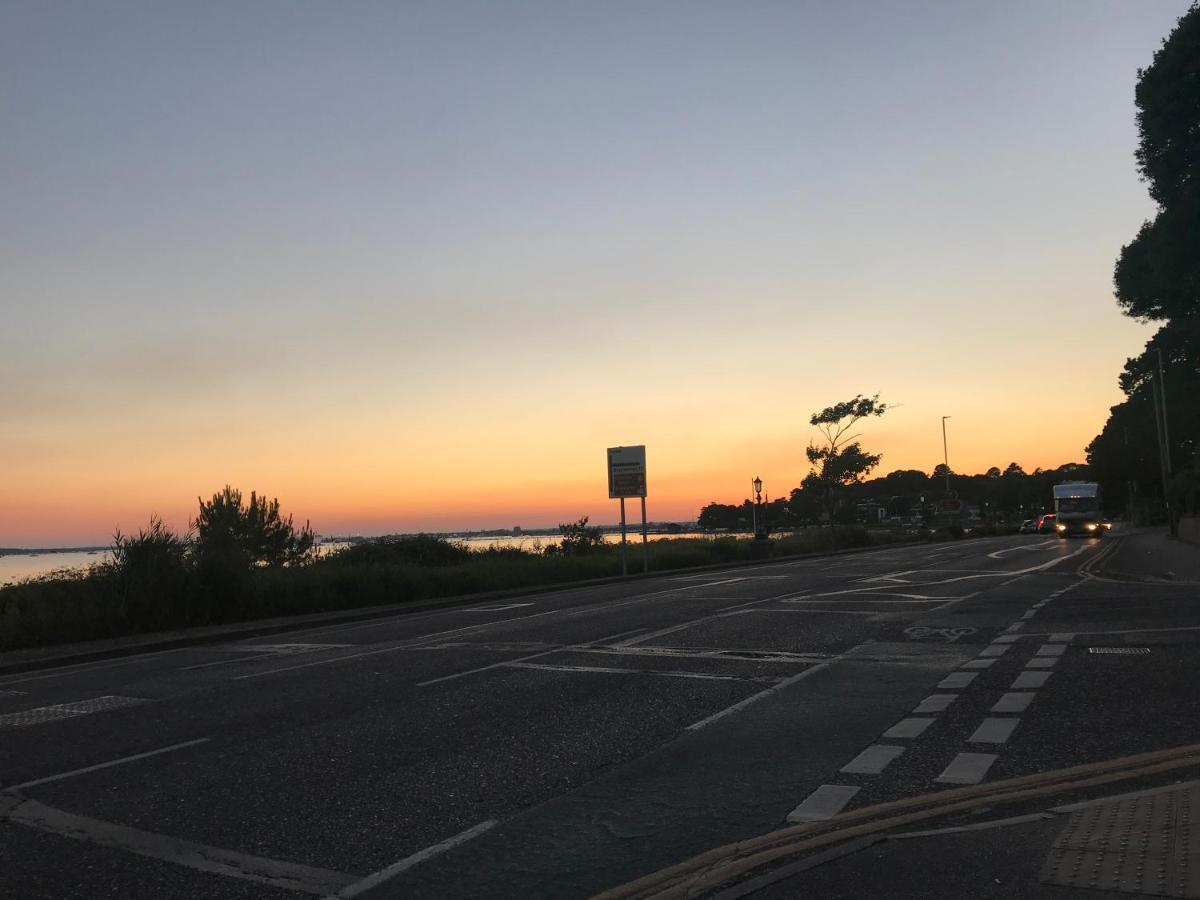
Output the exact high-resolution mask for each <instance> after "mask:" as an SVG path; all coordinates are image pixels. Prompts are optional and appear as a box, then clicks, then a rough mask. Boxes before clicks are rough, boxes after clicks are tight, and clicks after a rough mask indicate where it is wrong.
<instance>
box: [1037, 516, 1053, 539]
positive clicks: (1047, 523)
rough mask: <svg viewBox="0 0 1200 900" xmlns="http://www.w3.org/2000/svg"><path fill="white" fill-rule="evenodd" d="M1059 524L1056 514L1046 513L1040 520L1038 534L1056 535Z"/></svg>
mask: <svg viewBox="0 0 1200 900" xmlns="http://www.w3.org/2000/svg"><path fill="white" fill-rule="evenodd" d="M1057 522H1058V516H1056V515H1055V514H1054V513H1046V515H1044V516H1042V517H1041V518H1039V519H1038V526H1037V530H1038V534H1054V533H1055V531H1054V526H1055V524H1056V523H1057Z"/></svg>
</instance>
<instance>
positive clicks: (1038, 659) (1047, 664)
mask: <svg viewBox="0 0 1200 900" xmlns="http://www.w3.org/2000/svg"><path fill="white" fill-rule="evenodd" d="M1056 662H1058V657H1057V656H1035V657H1034V658H1033V659H1031V660H1030V661H1029V662H1027V663H1025V668H1027V669H1052V668H1054V664H1055V663H1056Z"/></svg>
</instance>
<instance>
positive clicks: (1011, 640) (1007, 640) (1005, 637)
mask: <svg viewBox="0 0 1200 900" xmlns="http://www.w3.org/2000/svg"><path fill="white" fill-rule="evenodd" d="M1020 639H1021V635H1019V634H1002V635H1000V637H998V638H993V639H992V643H993V644H1015V643H1016V642H1017V641H1019V640H1020Z"/></svg>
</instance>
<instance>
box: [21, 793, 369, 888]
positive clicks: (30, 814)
mask: <svg viewBox="0 0 1200 900" xmlns="http://www.w3.org/2000/svg"><path fill="white" fill-rule="evenodd" d="M7 818H8V819H9V821H11V822H13V823H15V824H18V825H25V826H27V827H29V828H36V829H38V830H40V831H48V832H50V833H52V834H59V835H62V836H63V837H68V838H72V839H74V840H80V841H85V842H87V843H91V844H99V845H100V846H102V847H113V848H116V849H118V850H126V851H128V852H130V853H135V854H137V855H138V856H147V857H150V858H151V859H158V860H163V861H165V862H169V863H174V864H176V865H180V866H185V867H186V868H189V869H195V870H197V871H200V872H209V873H212V874H216V875H228V876H229V877H231V878H240V879H242V880H244V881H253V882H257V883H258V884H267V885H270V886H272V887H275V888H280V889H283V890H292V891H301V892H303V893H306V894H316V895H318V896H327V895H329V894H333V893H335V892H337V891H339V890H341V889H343V888H345V887H346V886H347V885H349V884H351V883H352V882H353V881H354V878H353V876H351V875H346V874H344V873H342V872H333V871H330V870H329V869H318V868H314V867H312V866H304V865H299V864H297V863H290V862H283V861H281V860H277V859H266V858H264V857H261V856H250V855H249V854H246V853H236V852H234V851H232V850H225V849H222V848H221V847H210V846H207V845H205V844H198V843H196V842H195V841H188V840H184V839H183V838H177V837H168V836H166V835H163V834H154V833H153V832H149V831H142V830H141V829H138V828H129V827H128V826H125V825H118V824H116V823H115V822H102V821H100V820H99V819H89V818H87V817H86V816H77V815H75V814H74V813H69V812H66V811H65V810H61V809H56V808H54V807H52V806H46V805H45V804H42V803H39V802H37V801H36V800H24V801H22V802H20V803H18V804H17V805H16V806H15V807H14V808H12V809H10V810H9V811H8V816H7Z"/></svg>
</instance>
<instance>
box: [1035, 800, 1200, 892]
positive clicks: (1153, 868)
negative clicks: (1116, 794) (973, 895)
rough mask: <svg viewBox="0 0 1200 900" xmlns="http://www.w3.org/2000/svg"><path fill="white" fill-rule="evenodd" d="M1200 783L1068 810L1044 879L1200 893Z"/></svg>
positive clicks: (1099, 886) (1110, 887)
mask: <svg viewBox="0 0 1200 900" xmlns="http://www.w3.org/2000/svg"><path fill="white" fill-rule="evenodd" d="M1194 809H1200V788H1197V787H1193V788H1183V789H1180V790H1177V791H1170V792H1167V793H1161V794H1153V795H1146V796H1142V797H1130V798H1127V799H1124V800H1117V801H1113V802H1111V803H1104V804H1100V805H1098V806H1092V807H1088V808H1085V809H1081V810H1077V811H1075V812H1073V813H1072V814H1071V817H1070V819H1069V820H1068V821H1067V826H1066V827H1065V828H1064V829H1063V831H1062V833H1061V834H1060V835H1059V836H1058V839H1057V840H1056V841H1055V842H1054V846H1053V848H1052V849H1051V851H1050V855H1049V856H1048V857H1047V859H1046V862H1045V864H1044V865H1043V867H1042V873H1041V879H1042V881H1043V882H1045V883H1047V884H1059V885H1064V886H1066V887H1078V888H1092V889H1093V890H1103V891H1122V892H1125V893H1131V894H1150V895H1153V896H1158V897H1200V877H1198V876H1200V830H1197V829H1194V828H1192V823H1191V814H1192V811H1193V810H1194Z"/></svg>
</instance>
